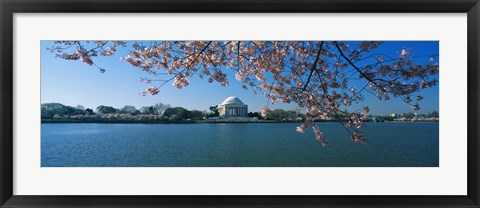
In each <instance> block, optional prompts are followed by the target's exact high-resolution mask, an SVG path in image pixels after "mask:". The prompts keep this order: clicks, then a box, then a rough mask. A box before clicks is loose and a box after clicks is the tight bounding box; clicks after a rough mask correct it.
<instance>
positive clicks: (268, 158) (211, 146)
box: [41, 122, 439, 167]
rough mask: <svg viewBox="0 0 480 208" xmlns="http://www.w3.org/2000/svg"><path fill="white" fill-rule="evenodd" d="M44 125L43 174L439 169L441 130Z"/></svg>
mask: <svg viewBox="0 0 480 208" xmlns="http://www.w3.org/2000/svg"><path fill="white" fill-rule="evenodd" d="M318 125H319V127H320V128H321V129H322V130H323V131H324V134H325V137H326V138H327V139H328V140H329V146H328V147H327V148H322V147H321V145H320V144H319V143H318V142H317V141H315V139H314V135H313V132H311V131H306V132H305V133H304V134H299V133H297V132H296V131H295V127H296V126H297V124H294V123H273V124H272V123H271V124H254V123H248V124H42V134H41V135H42V143H41V144H42V146H41V148H42V167H438V165H439V160H438V148H439V141H438V131H439V129H438V123H368V124H367V127H366V128H364V129H362V131H363V132H364V135H365V136H366V137H367V138H368V140H369V143H368V144H366V145H362V144H358V143H352V142H351V140H350V137H349V134H348V132H346V131H345V129H343V128H342V126H340V125H339V124H338V123H333V122H332V123H318Z"/></svg>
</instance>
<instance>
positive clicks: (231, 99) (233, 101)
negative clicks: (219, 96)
mask: <svg viewBox="0 0 480 208" xmlns="http://www.w3.org/2000/svg"><path fill="white" fill-rule="evenodd" d="M231 104H236V105H243V102H242V101H241V100H240V99H238V98H237V97H235V96H231V97H228V98H227V99H225V100H224V101H223V103H222V105H231Z"/></svg>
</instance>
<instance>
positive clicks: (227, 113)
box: [218, 96, 248, 118]
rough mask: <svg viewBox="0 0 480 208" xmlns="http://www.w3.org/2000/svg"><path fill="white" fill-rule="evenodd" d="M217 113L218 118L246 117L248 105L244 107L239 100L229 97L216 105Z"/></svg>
mask: <svg viewBox="0 0 480 208" xmlns="http://www.w3.org/2000/svg"><path fill="white" fill-rule="evenodd" d="M218 113H219V115H220V117H224V118H230V117H247V116H248V105H245V104H244V103H243V102H242V101H241V100H240V99H239V98H237V97H235V96H231V97H228V98H227V99H225V100H224V101H223V102H222V104H219V105H218Z"/></svg>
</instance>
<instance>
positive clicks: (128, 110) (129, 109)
mask: <svg viewBox="0 0 480 208" xmlns="http://www.w3.org/2000/svg"><path fill="white" fill-rule="evenodd" d="M137 111H138V110H137V108H135V106H131V105H125V106H123V108H121V109H120V113H130V114H134V113H135V112H137Z"/></svg>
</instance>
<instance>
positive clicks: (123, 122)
mask: <svg viewBox="0 0 480 208" xmlns="http://www.w3.org/2000/svg"><path fill="white" fill-rule="evenodd" d="M317 122H319V123H321V122H338V121H334V120H320V121H315V123H317ZM342 122H345V121H342ZM41 123H42V124H43V123H57V124H61V123H67V124H68V123H99V124H211V123H213V124H215V123H218V124H222V123H259V124H262V123H302V121H275V120H258V121H205V120H191V121H130V120H118V121H79V120H41ZM366 123H439V121H385V122H374V121H367V122H366Z"/></svg>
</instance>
